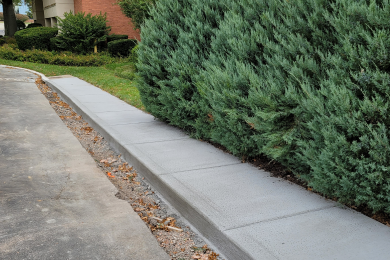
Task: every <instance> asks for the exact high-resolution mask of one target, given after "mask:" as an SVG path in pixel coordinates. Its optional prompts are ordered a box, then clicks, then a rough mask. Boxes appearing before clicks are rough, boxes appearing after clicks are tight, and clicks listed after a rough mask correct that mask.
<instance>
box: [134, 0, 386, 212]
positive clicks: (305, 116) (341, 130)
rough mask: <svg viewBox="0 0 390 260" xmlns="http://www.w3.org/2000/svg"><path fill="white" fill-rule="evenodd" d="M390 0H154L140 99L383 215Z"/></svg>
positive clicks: (141, 60) (237, 150)
mask: <svg viewBox="0 0 390 260" xmlns="http://www.w3.org/2000/svg"><path fill="white" fill-rule="evenodd" d="M389 10H390V3H389V2H388V1H366V0H355V1H350V0H318V1H311V0H289V1H284V0H245V1H242V0H232V1H223V2H222V1H212V0H194V1H189V0H182V1H175V0H159V1H158V2H157V3H156V5H155V7H154V8H152V9H151V10H150V14H151V17H152V18H151V19H150V20H147V21H146V22H145V26H144V27H143V28H142V31H141V37H142V42H141V43H140V44H139V48H138V51H137V54H138V63H137V69H138V74H139V76H140V80H139V90H140V93H141V98H142V101H143V103H144V105H145V107H146V109H147V110H148V111H149V112H151V113H152V114H153V115H154V116H156V117H158V118H160V119H161V120H164V121H167V122H169V123H171V124H173V125H177V126H179V127H182V128H184V129H186V130H187V131H189V132H190V133H192V134H193V135H194V136H195V137H198V138H208V139H211V140H212V141H214V142H216V143H219V144H222V145H224V146H225V147H227V148H228V149H229V150H230V151H232V152H233V153H234V154H235V155H238V156H257V155H260V154H265V155H267V156H269V157H270V158H271V159H274V160H277V161H279V162H281V163H282V164H284V165H285V166H287V167H289V168H290V169H291V170H292V171H293V172H294V173H295V174H296V175H297V176H299V177H300V178H301V179H303V180H305V181H307V182H308V185H309V186H311V187H313V189H314V190H316V191H319V192H321V193H323V194H325V195H327V196H330V197H337V198H339V200H340V201H342V202H344V203H347V204H354V205H368V206H369V207H370V208H371V209H373V210H375V211H377V210H384V211H386V212H388V213H390V163H389V162H390V143H389V134H390V132H389V127H390V113H389V111H388V110H389V108H390V99H389V94H388V93H389V88H390V75H389V71H390V62H389V58H388V57H389V55H390V24H389V23H388V21H389V20H390V11H389Z"/></svg>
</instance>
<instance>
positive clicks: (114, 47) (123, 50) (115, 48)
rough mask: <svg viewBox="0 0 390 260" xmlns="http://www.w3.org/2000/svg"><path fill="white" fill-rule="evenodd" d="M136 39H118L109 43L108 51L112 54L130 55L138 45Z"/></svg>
mask: <svg viewBox="0 0 390 260" xmlns="http://www.w3.org/2000/svg"><path fill="white" fill-rule="evenodd" d="M137 43H138V41H137V40H134V39H126V40H116V41H112V42H109V43H108V52H109V53H110V54H111V55H112V56H121V57H128V56H129V55H130V51H131V50H132V49H133V48H134V47H135V46H136V45H137Z"/></svg>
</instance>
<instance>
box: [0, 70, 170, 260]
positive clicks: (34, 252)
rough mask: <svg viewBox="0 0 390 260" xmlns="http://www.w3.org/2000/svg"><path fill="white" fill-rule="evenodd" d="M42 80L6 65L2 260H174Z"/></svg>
mask: <svg viewBox="0 0 390 260" xmlns="http://www.w3.org/2000/svg"><path fill="white" fill-rule="evenodd" d="M35 78H37V76H36V75H34V74H32V73H30V72H26V71H24V70H19V69H9V68H5V67H2V66H0V259H2V260H17V259H33V260H35V259H36V260H46V259H47V260H48V259H56V260H57V259H58V260H62V259H83V260H84V259H104V260H106V259H118V260H119V259H132V260H140V259H154V260H161V259H166V260H168V259H170V258H169V256H168V255H167V254H166V253H165V252H164V251H163V249H161V247H160V246H159V245H158V243H157V241H156V239H155V238H154V236H153V235H152V234H151V232H150V231H149V229H148V228H147V227H146V225H145V223H144V222H143V221H142V220H141V219H140V218H139V216H138V215H137V214H136V213H135V212H134V211H133V209H132V208H131V206H130V205H129V204H128V203H127V202H126V201H124V200H120V199H117V198H116V197H115V194H116V193H117V190H116V188H115V187H114V186H113V185H112V184H111V182H110V181H109V180H108V179H107V177H105V176H104V174H103V173H102V172H101V170H99V169H98V168H97V166H96V163H95V161H94V160H93V159H92V158H91V156H90V155H89V154H88V153H87V152H86V151H85V149H84V148H83V147H82V146H81V144H80V143H79V141H78V140H77V138H76V137H74V136H73V135H72V133H71V132H70V130H69V129H68V128H67V127H66V126H65V124H64V123H63V122H62V121H61V119H60V118H59V117H58V115H57V114H56V113H55V112H54V110H53V109H52V107H51V106H50V104H49V102H48V100H47V99H46V98H45V97H44V96H43V95H42V94H41V92H40V91H39V89H38V88H37V86H36V84H35V83H34V81H35Z"/></svg>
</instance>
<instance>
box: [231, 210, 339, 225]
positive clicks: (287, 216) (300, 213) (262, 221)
mask: <svg viewBox="0 0 390 260" xmlns="http://www.w3.org/2000/svg"><path fill="white" fill-rule="evenodd" d="M335 207H337V205H330V206H326V207H322V208H318V209H311V210H305V211H301V212H297V213H294V214H289V215H285V216H281V217H275V218H269V219H265V220H260V221H256V222H253V223H249V224H245V225H241V226H236V227H232V228H228V229H225V230H224V231H230V230H235V229H239V228H243V227H249V226H252V225H256V224H260V223H266V222H271V221H275V220H281V219H287V218H292V217H296V216H300V215H304V214H307V213H311V212H317V211H321V210H325V209H330V208H335Z"/></svg>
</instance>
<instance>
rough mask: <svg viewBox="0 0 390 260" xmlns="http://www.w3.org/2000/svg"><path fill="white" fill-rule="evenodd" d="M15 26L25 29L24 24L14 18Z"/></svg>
mask: <svg viewBox="0 0 390 260" xmlns="http://www.w3.org/2000/svg"><path fill="white" fill-rule="evenodd" d="M16 27H17V28H18V30H23V29H26V24H25V23H24V22H22V21H20V20H16Z"/></svg>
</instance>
